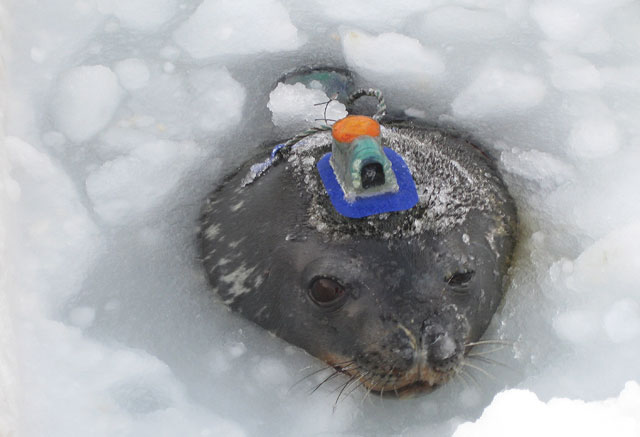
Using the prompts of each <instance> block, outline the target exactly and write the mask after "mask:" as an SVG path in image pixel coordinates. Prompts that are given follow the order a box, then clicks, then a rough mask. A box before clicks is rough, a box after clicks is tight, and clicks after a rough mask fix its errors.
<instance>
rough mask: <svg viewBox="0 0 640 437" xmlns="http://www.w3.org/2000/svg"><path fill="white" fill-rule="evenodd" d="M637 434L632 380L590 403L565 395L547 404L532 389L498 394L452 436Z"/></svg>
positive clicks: (638, 392)
mask: <svg viewBox="0 0 640 437" xmlns="http://www.w3.org/2000/svg"><path fill="white" fill-rule="evenodd" d="M505 416H507V417H505ZM638 433H640V386H639V385H638V384H637V383H635V382H629V383H627V384H626V385H625V387H624V389H623V390H622V391H621V392H620V395H619V396H618V397H617V398H611V399H606V400H604V401H599V402H587V403H585V402H584V401H581V400H572V399H566V398H554V399H551V400H550V401H548V402H546V403H545V402H542V401H540V400H539V399H538V398H537V397H536V395H535V394H534V393H531V392H530V391H526V390H509V391H506V392H504V393H500V394H499V395H497V396H496V397H495V399H494V401H493V403H492V404H491V406H490V407H489V408H487V409H486V410H485V412H484V413H483V414H482V417H481V418H480V419H479V420H478V421H477V422H475V423H473V424H464V425H461V426H460V427H459V428H458V429H457V430H456V432H455V433H454V434H453V436H454V437H466V436H478V435H491V436H495V437H502V436H504V437H506V436H513V435H516V434H517V435H520V436H532V437H533V436H541V435H551V436H564V435H580V436H585V437H586V436H594V437H596V436H602V435H615V436H620V437H623V436H624V437H627V436H629V437H631V436H636V435H638Z"/></svg>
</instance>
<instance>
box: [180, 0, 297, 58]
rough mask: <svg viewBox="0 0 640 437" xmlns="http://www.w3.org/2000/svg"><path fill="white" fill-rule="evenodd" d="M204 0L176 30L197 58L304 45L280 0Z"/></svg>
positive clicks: (275, 50)
mask: <svg viewBox="0 0 640 437" xmlns="http://www.w3.org/2000/svg"><path fill="white" fill-rule="evenodd" d="M259 5H260V7H256V6H257V5H256V3H255V2H254V1H251V0H204V1H203V2H202V3H201V4H200V6H198V9H196V11H195V12H194V13H193V14H192V15H191V16H190V17H189V19H187V21H186V22H184V23H183V24H182V25H181V26H180V27H179V28H178V30H176V32H175V33H174V35H173V36H174V39H175V41H176V43H177V44H178V45H179V46H181V47H182V48H184V49H185V50H186V51H187V52H188V53H189V54H190V55H191V56H192V57H194V58H198V59H200V58H208V57H212V56H219V55H227V54H234V55H237V54H240V55H242V54H250V53H260V52H278V51H283V50H293V49H296V48H298V47H299V46H301V45H302V43H303V41H302V38H301V37H300V35H298V29H296V27H295V26H294V25H293V24H292V23H291V19H290V18H289V13H288V12H287V9H286V8H285V7H284V6H283V5H282V4H281V3H280V2H278V1H276V0H263V1H262V2H260V4H259Z"/></svg>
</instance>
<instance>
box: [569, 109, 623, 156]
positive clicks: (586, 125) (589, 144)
mask: <svg viewBox="0 0 640 437" xmlns="http://www.w3.org/2000/svg"><path fill="white" fill-rule="evenodd" d="M567 143H568V148H569V151H570V152H571V153H572V154H573V155H574V156H577V157H579V158H585V159H595V158H602V157H603V156H607V155H611V154H612V153H615V152H617V151H618V149H619V148H620V139H619V134H618V128H617V126H616V123H615V122H614V121H612V120H610V119H608V118H606V117H587V118H584V119H582V120H579V121H578V122H576V123H575V124H574V126H573V128H571V133H570V135H569V138H568V140H567Z"/></svg>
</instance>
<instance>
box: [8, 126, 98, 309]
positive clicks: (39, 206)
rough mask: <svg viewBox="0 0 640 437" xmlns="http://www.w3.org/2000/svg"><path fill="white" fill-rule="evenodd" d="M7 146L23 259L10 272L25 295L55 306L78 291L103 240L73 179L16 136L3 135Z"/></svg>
mask: <svg viewBox="0 0 640 437" xmlns="http://www.w3.org/2000/svg"><path fill="white" fill-rule="evenodd" d="M5 147H6V151H7V157H8V160H9V164H10V166H11V169H12V173H13V174H14V175H16V176H15V178H14V179H15V180H16V182H17V183H18V184H19V185H18V187H19V193H20V194H19V196H16V198H15V201H16V203H15V204H12V205H11V210H12V211H14V213H15V214H19V215H17V219H18V220H19V223H20V227H19V228H18V229H19V230H16V232H15V233H14V234H13V235H12V238H14V239H16V240H17V241H16V243H15V244H17V245H18V246H19V247H20V249H19V250H15V251H14V253H13V256H14V257H16V258H19V259H20V260H21V262H19V263H15V264H14V265H13V267H12V271H13V274H14V275H15V276H16V277H17V278H19V280H20V282H19V284H20V286H21V294H29V295H30V296H31V295H34V296H39V297H40V299H41V302H42V304H41V306H44V307H45V309H48V307H49V305H51V307H52V308H55V307H57V306H58V305H62V304H63V302H64V299H66V298H68V297H70V296H72V295H73V294H75V293H76V292H77V291H78V290H79V287H80V285H81V284H82V281H83V280H84V278H85V275H86V271H87V269H88V268H89V266H91V265H92V263H93V260H94V259H95V258H96V257H97V256H98V255H100V249H101V242H102V239H101V237H100V233H99V231H98V229H97V227H96V226H95V225H94V223H93V221H92V220H91V219H90V218H89V215H88V213H87V210H86V209H85V207H84V206H83V205H82V202H81V201H80V199H79V196H78V193H77V190H76V187H75V186H74V184H73V183H72V181H71V179H70V178H69V177H68V176H67V174H66V173H65V172H64V171H63V170H62V169H61V168H59V167H58V166H57V165H56V164H55V163H54V162H53V161H52V160H51V159H50V158H49V156H47V155H46V154H45V153H42V152H40V151H38V150H36V149H35V148H34V147H33V146H32V145H30V144H29V143H27V142H25V141H23V140H21V139H20V138H17V137H7V138H5Z"/></svg>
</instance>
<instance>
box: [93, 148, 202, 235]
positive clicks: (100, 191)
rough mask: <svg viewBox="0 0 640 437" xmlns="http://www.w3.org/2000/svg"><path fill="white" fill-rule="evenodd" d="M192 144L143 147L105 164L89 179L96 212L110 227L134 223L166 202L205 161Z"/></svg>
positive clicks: (199, 151) (199, 149) (199, 150)
mask: <svg viewBox="0 0 640 437" xmlns="http://www.w3.org/2000/svg"><path fill="white" fill-rule="evenodd" d="M204 156H205V153H204V151H203V150H202V149H201V148H200V147H199V146H198V145H197V144H194V143H192V142H186V141H185V142H180V143H177V142H172V141H156V142H150V143H145V144H141V145H140V146H138V147H136V149H135V150H134V151H133V152H132V153H131V154H128V155H124V156H120V157H118V158H116V159H114V160H112V161H108V162H106V163H104V164H103V165H102V166H101V167H99V168H98V169H96V170H95V171H93V172H92V173H90V174H89V176H88V177H87V195H88V196H89V199H90V200H91V202H92V204H93V209H94V210H95V212H96V213H97V214H98V215H99V216H100V217H101V218H102V219H103V220H105V221H106V222H108V223H110V224H118V223H122V222H123V221H125V220H129V221H130V220H134V219H135V218H136V217H139V216H140V215H141V214H144V213H147V212H148V211H149V210H150V209H152V208H154V207H156V206H158V205H160V204H162V203H163V201H165V198H166V196H167V195H169V194H170V193H171V192H172V190H173V189H174V188H175V187H176V185H177V184H178V183H179V182H180V180H181V179H182V178H183V177H184V176H185V174H186V172H188V171H189V169H191V168H193V166H194V165H195V164H196V163H197V162H199V161H200V160H201V159H202V158H204Z"/></svg>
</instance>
